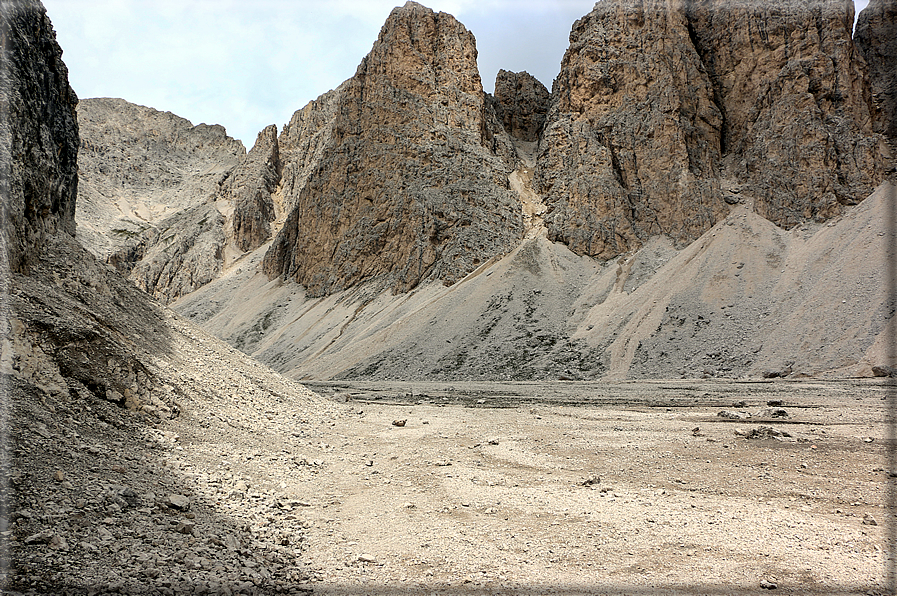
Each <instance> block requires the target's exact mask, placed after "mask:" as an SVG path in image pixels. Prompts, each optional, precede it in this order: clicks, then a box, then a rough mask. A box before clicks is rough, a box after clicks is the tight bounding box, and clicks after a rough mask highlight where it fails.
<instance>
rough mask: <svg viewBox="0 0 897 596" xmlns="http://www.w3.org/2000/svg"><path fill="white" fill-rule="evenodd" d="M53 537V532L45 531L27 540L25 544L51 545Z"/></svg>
mask: <svg viewBox="0 0 897 596" xmlns="http://www.w3.org/2000/svg"><path fill="white" fill-rule="evenodd" d="M53 537H54V534H53V531H52V530H44V531H42V532H38V533H37V534H32V535H31V536H28V537H27V538H25V544H49V543H50V541H51V540H53Z"/></svg>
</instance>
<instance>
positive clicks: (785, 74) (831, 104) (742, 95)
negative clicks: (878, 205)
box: [688, 0, 888, 227]
mask: <svg viewBox="0 0 897 596" xmlns="http://www.w3.org/2000/svg"><path fill="white" fill-rule="evenodd" d="M688 16H689V22H690V26H691V32H692V37H693V39H694V45H695V47H696V48H697V50H698V52H699V53H700V55H701V58H702V60H703V63H704V65H705V67H706V69H707V72H708V74H709V76H710V79H711V81H712V83H713V90H714V93H715V98H716V101H717V102H718V104H719V105H720V108H721V111H722V114H723V117H724V125H723V131H722V132H723V137H722V139H721V147H722V151H723V153H724V155H725V156H726V158H727V166H728V168H727V171H728V173H729V174H730V175H732V176H733V177H735V178H736V179H737V180H738V182H739V183H741V184H743V185H744V187H743V192H745V193H747V194H748V195H750V196H753V197H754V199H755V209H756V211H757V212H758V213H760V214H761V215H763V216H764V217H766V218H767V219H769V220H770V221H772V222H774V223H776V224H778V225H780V226H785V227H791V226H793V225H795V224H797V223H798V222H800V221H802V220H806V219H815V220H817V221H819V220H825V219H828V218H830V217H833V216H835V215H837V214H839V213H841V211H842V207H843V206H844V205H852V204H855V203H857V202H859V201H861V200H862V199H864V198H865V197H866V196H867V195H868V194H869V193H870V192H872V190H873V189H874V188H875V186H876V185H877V184H878V183H879V182H881V181H882V180H883V179H884V171H885V170H886V169H887V163H888V159H887V157H886V154H887V148H886V147H885V145H884V143H883V139H882V138H881V137H880V136H878V135H875V134H874V133H873V131H872V127H871V115H870V96H869V80H868V78H867V76H866V70H865V68H864V65H863V61H862V60H861V59H860V57H859V56H858V54H857V51H856V47H855V46H854V44H853V42H852V41H851V31H852V27H853V21H854V12H853V2H851V1H850V0H788V1H786V2H775V3H763V2H751V1H748V0H736V1H735V2H730V1H722V0H698V1H693V2H691V3H690V4H689V6H688Z"/></svg>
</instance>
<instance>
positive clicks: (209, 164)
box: [77, 99, 281, 302]
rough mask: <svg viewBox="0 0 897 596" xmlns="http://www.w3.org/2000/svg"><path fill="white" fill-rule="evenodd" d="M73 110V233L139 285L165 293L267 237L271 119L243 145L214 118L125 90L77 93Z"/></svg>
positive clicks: (275, 165)
mask: <svg viewBox="0 0 897 596" xmlns="http://www.w3.org/2000/svg"><path fill="white" fill-rule="evenodd" d="M78 119H79V122H80V124H81V129H82V143H81V145H82V147H81V152H82V157H81V158H80V160H79V163H80V164H81V165H80V178H81V186H80V190H79V207H78V213H77V221H78V238H79V240H80V241H81V242H82V243H83V244H84V245H85V246H87V247H88V248H90V249H91V250H92V251H93V252H94V254H96V255H98V256H100V257H101V258H104V259H106V260H107V261H108V262H109V263H111V264H112V265H114V266H115V267H116V268H117V269H118V270H119V271H121V272H122V273H124V274H126V275H129V276H130V277H131V279H132V280H133V281H134V283H135V284H136V285H137V286H138V287H139V288H141V289H143V290H145V291H147V292H149V293H150V294H152V295H153V296H154V297H155V298H157V299H159V300H162V301H164V302H170V301H172V300H175V299H177V298H178V297H180V296H182V295H184V294H188V293H190V292H192V291H194V290H196V289H197V288H199V287H201V286H202V285H204V284H206V283H208V282H209V281H211V280H212V279H214V278H215V277H216V276H217V275H218V274H219V273H220V272H221V271H222V269H223V268H224V267H225V265H226V263H227V261H228V260H229V259H234V258H237V257H239V256H240V255H241V254H243V253H245V252H247V251H251V250H253V249H255V248H257V247H259V246H260V245H262V244H264V243H265V242H267V241H268V240H269V239H270V237H271V234H272V230H271V221H272V220H273V219H274V218H275V215H276V209H275V205H274V199H273V197H272V194H273V193H274V192H275V191H276V189H277V188H278V184H279V182H280V168H281V161H280V155H279V150H278V142H277V128H276V127H275V126H273V125H272V126H269V127H267V128H266V129H265V130H263V131H262V132H261V133H259V136H258V139H257V140H256V143H255V146H253V148H252V150H250V151H249V153H246V154H244V149H243V145H242V143H240V142H239V141H236V140H234V139H232V138H230V137H228V136H227V134H226V132H225V130H224V128H223V127H221V126H217V125H213V126H208V125H205V124H199V125H197V126H194V125H193V124H191V123H190V122H189V121H187V120H184V119H183V118H179V117H177V116H175V115H174V114H171V113H168V112H159V111H156V110H153V109H151V108H145V107H143V106H137V105H134V104H131V103H128V102H126V101H124V100H119V99H91V100H85V101H84V102H82V105H81V106H80V107H79V110H78Z"/></svg>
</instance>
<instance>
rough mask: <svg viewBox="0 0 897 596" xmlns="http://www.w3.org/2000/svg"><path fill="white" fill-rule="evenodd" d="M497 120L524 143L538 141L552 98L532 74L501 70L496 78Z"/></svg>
mask: <svg viewBox="0 0 897 596" xmlns="http://www.w3.org/2000/svg"><path fill="white" fill-rule="evenodd" d="M494 96H495V100H496V107H495V111H496V116H497V117H498V118H499V120H501V123H502V125H503V126H504V129H505V130H506V131H507V132H508V134H510V135H511V136H513V137H516V138H518V139H520V140H521V141H527V142H532V141H538V140H539V133H541V132H542V127H543V126H544V125H545V116H546V115H547V114H548V106H549V100H550V99H551V94H550V93H549V92H548V89H546V88H545V85H543V84H542V83H540V82H539V81H538V80H537V79H536V78H535V77H534V76H532V75H531V74H529V73H528V72H508V71H507V70H499V71H498V75H496V77H495V93H494Z"/></svg>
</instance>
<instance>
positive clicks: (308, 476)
mask: <svg viewBox="0 0 897 596" xmlns="http://www.w3.org/2000/svg"><path fill="white" fill-rule="evenodd" d="M308 386H309V388H311V389H313V390H315V391H317V392H319V393H321V394H322V395H325V396H328V397H330V398H332V399H334V400H336V401H337V402H341V403H342V406H341V407H342V408H343V411H342V412H341V415H340V416H339V417H338V418H335V419H334V420H333V422H332V423H331V424H332V426H331V427H330V429H329V430H326V431H325V432H315V433H312V434H311V435H309V436H307V437H304V438H303V439H302V440H300V441H299V444H298V445H296V446H294V447H293V448H292V449H291V452H293V453H292V455H293V458H294V459H293V461H299V462H300V463H301V465H298V466H296V467H294V468H293V469H292V470H289V471H288V470H284V471H283V473H282V479H280V477H279V476H278V479H279V480H280V482H282V487H283V490H285V491H286V492H287V493H288V494H290V495H292V497H293V498H295V499H297V500H299V501H301V504H302V506H301V507H300V509H299V511H300V513H301V516H302V517H303V519H304V520H305V521H306V522H308V524H309V529H308V539H307V551H306V554H307V564H308V566H309V568H311V569H314V570H315V573H314V574H313V578H314V579H315V580H316V581H315V582H314V584H313V585H314V587H315V591H316V592H317V593H344V592H351V593H359V594H360V593H379V592H384V591H390V590H394V591H395V592H396V593H407V592H413V591H420V592H421V593H434V592H435V593H440V592H446V593H456V592H458V593H468V592H469V593H483V594H517V593H552V592H556V593H571V594H572V593H590V594H591V593H601V592H608V593H619V592H621V591H623V592H632V593H653V592H656V591H658V590H671V591H682V592H683V593H726V594H737V593H744V594H756V593H758V592H764V591H765V590H763V589H762V588H763V587H765V588H766V589H771V588H772V587H773V585H774V586H775V589H776V590H777V593H807V594H821V593H858V594H866V593H877V592H880V591H884V589H885V588H884V586H885V582H886V579H885V578H886V569H887V565H888V556H889V553H890V552H891V550H892V546H893V545H888V544H886V531H887V524H888V523H889V522H890V521H891V519H890V518H889V514H888V512H887V509H886V501H887V498H886V488H887V486H888V482H889V473H888V470H890V469H892V468H891V466H889V463H888V461H887V458H888V453H887V441H888V437H887V433H888V429H887V425H886V417H887V414H888V405H889V404H890V403H891V401H889V399H888V397H889V395H890V393H889V392H890V391H891V390H892V388H891V387H889V386H888V385H886V384H884V383H882V382H876V381H845V382H814V381H802V382H784V381H779V382H774V383H773V382H720V381H714V382H704V381H699V382H684V381H672V382H669V381H665V382H631V383H615V384H607V383H579V382H571V383H565V382H557V383H509V384H499V383H473V382H471V383H457V382H456V383H439V384H437V383H406V384H397V383H370V382H369V383H362V382H359V383H346V382H339V383H308ZM770 402H771V403H773V404H774V405H776V406H777V407H775V408H772V409H770V406H768V403H770ZM722 410H727V411H731V412H742V413H747V414H750V415H751V417H750V418H745V419H741V420H738V419H735V420H733V419H726V418H722V417H720V416H718V413H719V412H720V411H722ZM775 410H785V412H786V413H787V417H783V416H782V415H781V412H778V413H777V414H776V416H775V417H773V414H775ZM401 421H404V423H402V422H401ZM394 423H399V424H403V425H402V426H397V425H396V424H394ZM763 426H766V427H771V428H773V429H776V430H777V431H784V432H785V433H787V434H788V435H790V436H779V437H777V438H776V437H768V436H767V438H762V437H761V438H746V436H744V435H745V434H750V431H751V430H753V429H758V428H760V427H763ZM297 457H298V458H299V459H296V458H297ZM272 473H273V472H272Z"/></svg>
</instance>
